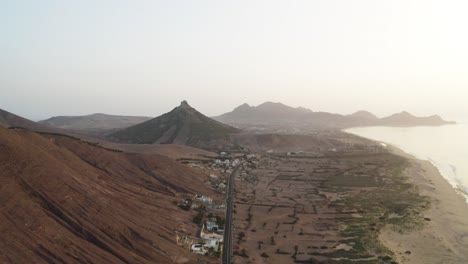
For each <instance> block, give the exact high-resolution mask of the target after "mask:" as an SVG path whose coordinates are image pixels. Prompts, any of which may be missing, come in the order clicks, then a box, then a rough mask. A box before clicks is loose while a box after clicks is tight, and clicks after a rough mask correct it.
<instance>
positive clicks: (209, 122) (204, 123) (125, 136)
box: [108, 101, 239, 147]
mask: <svg viewBox="0 0 468 264" xmlns="http://www.w3.org/2000/svg"><path fill="white" fill-rule="evenodd" d="M236 132H239V130H238V129H236V128H233V127H230V126H228V125H225V124H222V123H220V122H218V121H215V120H213V119H211V118H208V117H206V116H204V115H203V114H201V113H200V112H198V111H197V110H195V109H194V108H192V107H191V106H190V105H189V104H188V103H187V102H186V101H183V102H182V103H181V104H180V106H178V107H176V108H174V109H173V110H172V111H170V112H169V113H166V114H164V115H162V116H159V117H156V118H153V119H151V120H148V121H146V122H143V123H141V124H138V125H134V126H131V127H128V128H125V129H122V130H120V131H117V132H115V133H111V134H110V135H108V138H109V139H111V140H113V141H117V142H120V143H131V144H153V143H160V144H179V145H190V146H199V147H200V146H202V147H206V146H207V145H210V144H215V143H216V142H219V141H223V140H226V141H227V140H228V139H229V134H230V133H236Z"/></svg>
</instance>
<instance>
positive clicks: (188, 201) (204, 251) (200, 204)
mask: <svg viewBox="0 0 468 264" xmlns="http://www.w3.org/2000/svg"><path fill="white" fill-rule="evenodd" d="M258 159H259V155H257V154H249V153H242V152H240V153H230V154H228V153H227V152H224V151H223V152H220V153H219V156H218V157H216V158H212V159H206V160H197V159H181V160H180V161H181V162H182V163H185V164H186V165H187V166H189V167H192V168H195V169H199V170H202V171H204V172H206V173H208V174H209V177H208V181H207V184H209V185H210V187H211V188H212V189H213V190H214V191H215V193H217V194H218V198H217V199H216V198H215V199H213V197H209V196H206V195H204V194H196V195H195V196H193V197H184V198H183V199H181V200H180V202H179V203H178V207H179V208H180V209H182V210H185V211H194V212H196V214H195V216H194V217H193V220H192V221H193V223H194V224H196V225H197V226H198V229H197V232H196V234H184V233H177V243H178V245H180V246H182V247H184V248H186V249H188V250H190V251H191V252H192V253H193V254H199V255H203V256H208V257H212V258H219V257H220V256H221V254H222V250H223V242H224V231H225V222H226V219H225V216H226V201H225V199H226V196H225V195H226V192H227V188H228V180H229V176H230V175H231V174H232V173H233V171H234V169H235V168H236V167H238V166H239V165H240V166H239V171H238V172H239V173H238V174H237V177H236V178H234V179H235V181H249V179H251V178H252V177H253V176H252V175H251V173H252V171H253V169H255V168H256V166H257V165H258Z"/></svg>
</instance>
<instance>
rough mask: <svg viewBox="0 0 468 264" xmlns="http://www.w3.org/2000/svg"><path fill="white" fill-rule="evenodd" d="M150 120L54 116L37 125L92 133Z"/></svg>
mask: <svg viewBox="0 0 468 264" xmlns="http://www.w3.org/2000/svg"><path fill="white" fill-rule="evenodd" d="M150 119H151V117H146V116H119V115H106V114H92V115H85V116H56V117H52V118H49V119H46V120H42V121H39V123H41V124H45V125H48V126H53V127H58V128H63V129H71V130H80V131H89V132H94V131H103V130H109V129H116V128H124V127H129V126H133V125H136V124H139V123H143V122H145V121H148V120H150Z"/></svg>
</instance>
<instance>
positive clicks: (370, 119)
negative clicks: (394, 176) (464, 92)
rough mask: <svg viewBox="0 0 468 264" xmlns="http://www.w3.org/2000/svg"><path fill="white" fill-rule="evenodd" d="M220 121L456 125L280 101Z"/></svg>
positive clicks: (303, 124) (436, 118)
mask: <svg viewBox="0 0 468 264" xmlns="http://www.w3.org/2000/svg"><path fill="white" fill-rule="evenodd" d="M213 119H215V120H218V121H220V122H223V123H226V124H231V125H237V126H240V127H245V126H249V125H253V126H262V125H264V126H277V127H287V126H298V127H301V128H311V129H343V128H350V127H357V126H440V125H445V124H455V122H451V121H445V120H443V119H442V118H441V117H440V116H437V115H434V116H429V117H416V116H413V115H411V114H410V113H408V112H402V113H398V114H394V115H391V116H388V117H384V118H378V117H377V116H375V115H373V114H372V113H370V112H367V111H359V112H356V113H354V114H351V115H340V114H332V113H327V112H313V111H312V110H310V109H306V108H303V107H298V108H294V107H290V106H287V105H284V104H282V103H273V102H266V103H263V104H261V105H258V106H250V105H248V104H243V105H240V106H239V107H237V108H235V109H234V110H233V111H231V112H229V113H225V114H223V115H220V116H217V117H213Z"/></svg>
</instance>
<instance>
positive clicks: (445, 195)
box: [379, 146, 468, 264]
mask: <svg viewBox="0 0 468 264" xmlns="http://www.w3.org/2000/svg"><path fill="white" fill-rule="evenodd" d="M388 148H389V149H390V150H391V151H392V152H393V153H395V154H397V155H400V156H403V157H405V158H407V159H408V160H409V161H410V166H409V167H408V168H407V169H406V171H405V174H406V175H407V176H408V179H409V180H410V181H411V182H412V183H413V184H415V185H416V186H418V187H419V189H420V193H421V194H422V195H424V196H427V197H429V198H430V201H431V206H430V208H429V209H428V210H427V211H425V212H424V213H423V214H424V218H425V219H426V221H425V225H424V226H423V227H422V228H421V229H418V230H414V231H411V232H407V233H400V232H397V231H396V230H393V229H392V228H391V227H387V228H385V229H384V230H383V231H382V232H381V234H380V236H379V238H380V240H381V241H382V243H383V244H384V245H385V246H386V247H388V248H389V249H390V250H391V251H393V252H394V253H395V257H396V258H397V260H398V262H399V263H415V264H419V263H420V264H427V263H444V264H451V263H460V264H461V263H468V222H467V220H468V204H467V203H466V202H465V199H464V197H463V196H461V195H460V194H457V193H456V191H455V190H454V189H453V188H452V186H451V185H450V184H449V183H448V182H447V181H446V180H445V179H444V178H443V177H442V175H441V174H440V173H439V171H438V169H437V168H436V167H435V166H433V165H432V164H431V163H430V162H429V161H423V160H419V159H416V158H415V157H413V156H411V155H409V154H407V153H405V152H403V151H402V150H400V149H398V148H395V147H390V146H389V147H388Z"/></svg>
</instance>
